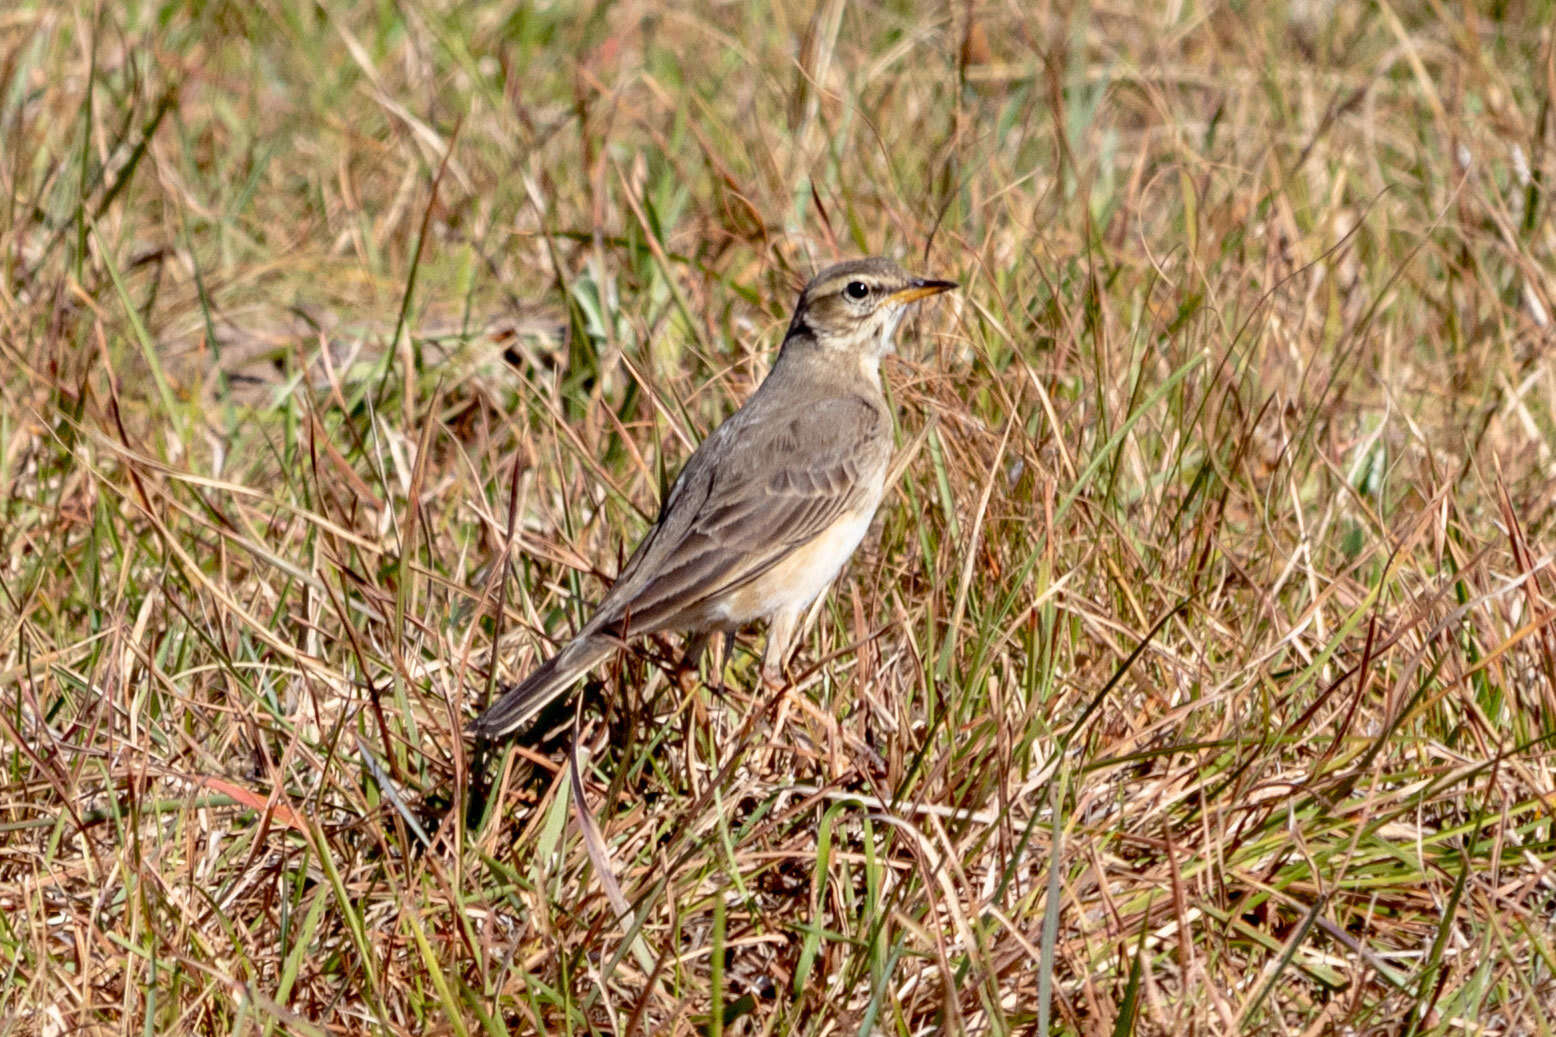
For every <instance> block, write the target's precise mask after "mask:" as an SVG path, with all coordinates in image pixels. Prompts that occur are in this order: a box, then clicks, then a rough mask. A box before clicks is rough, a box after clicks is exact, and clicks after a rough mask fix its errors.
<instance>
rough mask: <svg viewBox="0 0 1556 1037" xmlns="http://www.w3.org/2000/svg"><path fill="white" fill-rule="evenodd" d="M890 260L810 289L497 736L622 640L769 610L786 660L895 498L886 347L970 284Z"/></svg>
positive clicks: (488, 715) (495, 713)
mask: <svg viewBox="0 0 1556 1037" xmlns="http://www.w3.org/2000/svg"><path fill="white" fill-rule="evenodd" d="M955 287H956V283H955V282H954V281H932V280H927V279H925V278H922V277H914V276H912V275H911V274H908V273H907V272H906V271H904V270H903V269H902V268H901V267H899V266H897V264H896V263H893V262H891V261H890V260H887V259H860V260H855V261H853V262H848V263H839V264H838V265H836V266H832V267H828V268H827V269H826V270H823V271H822V272H821V273H820V274H818V275H816V277H815V278H814V279H813V280H812V281H811V282H810V284H808V285H806V286H805V290H804V291H803V292H801V293H800V298H799V302H798V303H797V304H796V305H795V308H794V319H793V320H791V321H790V322H789V330H788V333H787V334H786V335H785V336H784V340H783V347H782V349H781V350H780V351H779V353H778V359H777V360H776V361H775V362H774V364H773V369H772V371H771V373H769V374H768V376H767V378H766V379H765V380H764V381H763V382H762V384H761V386H760V387H758V388H757V390H756V392H755V393H753V394H752V396H751V398H750V399H748V400H747V401H746V403H745V406H743V407H741V408H740V409H739V410H738V411H736V412H735V413H734V414H732V415H731V416H730V417H729V418H728V419H726V420H725V421H724V423H723V424H722V425H720V426H719V427H718V428H716V429H714V430H713V434H712V435H710V436H708V438H707V439H705V440H703V442H702V445H701V446H699V447H698V448H697V449H696V451H695V452H694V453H693V454H692V456H691V459H690V460H689V461H687V462H686V467H685V468H683V469H681V474H680V475H678V476H677V477H676V479H675V482H674V484H672V485H671V487H670V494H669V496H667V497H666V498H665V501H664V505H663V506H662V507H661V508H660V511H659V518H658V519H657V520H656V521H655V522H654V525H653V528H652V529H650V530H649V531H648V535H647V536H645V537H644V538H643V542H642V543H640V544H639V545H638V546H637V550H635V551H633V552H632V557H631V558H629V559H628V560H627V564H626V566H625V567H623V568H622V570H621V574H620V575H619V576H618V577H617V578H616V582H615V583H614V584H613V585H612V586H611V589H610V591H609V592H608V593H607V594H606V595H605V597H604V599H603V600H602V601H601V602H600V604H599V606H598V607H597V608H596V609H595V612H594V615H593V616H592V617H591V618H590V619H589V621H588V622H587V623H585V624H584V626H583V628H582V629H581V630H579V631H578V634H577V635H576V636H575V637H574V638H573V639H572V640H571V641H570V642H568V644H567V646H566V647H565V648H563V649H562V650H561V651H560V652H558V653H557V654H556V655H555V656H553V657H552V658H551V659H549V660H547V661H546V662H545V663H544V664H542V665H541V666H540V668H539V669H537V670H535V672H533V673H531V674H530V675H529V676H528V677H526V678H525V679H524V680H523V681H521V682H519V683H518V684H517V685H515V686H513V687H512V688H510V689H509V690H508V691H507V692H506V693H504V694H503V696H502V697H501V698H500V699H498V700H497V702H496V703H495V704H494V705H493V706H492V707H491V708H490V709H488V710H487V711H486V712H485V713H482V714H481V715H480V716H479V717H478V718H476V720H475V722H474V724H473V725H472V726H471V732H472V734H474V735H475V736H476V737H477V738H479V739H482V740H485V741H489V742H490V741H496V740H498V739H501V738H505V737H507V736H509V735H511V734H513V733H514V732H515V731H517V730H519V729H520V728H522V727H523V726H524V725H525V724H527V723H528V722H529V721H530V720H531V719H533V718H534V716H535V715H536V714H537V713H539V712H540V711H541V710H542V709H544V708H545V707H546V706H547V705H548V704H549V703H550V702H551V701H552V700H554V699H555V698H557V697H558V696H559V695H561V694H563V693H564V692H566V691H567V690H568V689H569V688H571V687H572V686H573V684H574V682H575V681H577V680H578V679H579V678H581V677H582V676H583V675H584V674H585V673H587V672H588V671H589V670H590V669H592V668H593V667H595V666H596V665H598V664H599V663H600V662H602V661H603V660H604V659H606V658H607V657H608V656H609V655H610V654H611V653H612V652H614V651H615V650H616V649H617V648H618V647H620V646H621V645H622V643H623V642H625V641H627V640H629V639H631V638H634V637H638V636H640V635H643V634H651V633H654V632H656V631H661V630H678V631H685V632H688V633H690V634H691V635H692V637H691V640H690V641H689V642H688V647H687V657H688V659H689V660H690V662H691V664H692V665H694V666H695V665H696V662H697V660H698V658H699V657H700V656H701V653H702V650H703V649H704V647H705V646H706V645H707V642H708V638H709V637H710V636H711V635H714V634H718V635H721V636H722V637H723V638H724V639H725V644H726V648H727V644H728V641H727V639H728V638H729V637H730V636H732V635H733V633H734V631H735V630H737V629H738V628H740V627H743V626H745V625H746V624H748V623H751V622H754V621H755V620H759V619H766V620H769V621H770V625H769V627H768V633H767V647H766V650H765V652H764V653H763V657H762V676H763V679H764V680H766V681H768V682H769V683H772V684H778V683H780V682H781V680H782V671H783V664H784V662H785V660H786V659H787V657H788V654H789V651H790V649H791V647H792V646H793V644H794V639H795V636H796V635H797V634H798V633H799V625H800V620H801V618H802V617H804V616H805V614H806V611H807V610H808V609H809V607H810V605H811V603H812V602H814V601H815V600H816V599H817V598H818V597H819V596H820V595H821V593H822V592H823V591H824V590H826V589H827V586H828V585H829V584H830V583H831V582H832V581H833V580H834V579H836V578H837V575H838V573H839V572H841V571H842V568H843V565H844V564H845V563H846V562H847V561H848V559H849V557H850V556H851V555H852V554H853V553H854V549H855V548H857V547H858V546H859V541H860V540H861V539H863V538H864V534H865V530H866V529H868V528H869V525H870V520H871V519H872V518H873V517H874V516H875V510H876V508H877V507H878V506H879V505H880V503H881V495H882V493H883V492H884V490H885V481H886V470H887V465H888V462H889V461H890V459H891V447H892V435H891V412H890V411H889V409H888V408H887V405H886V398H885V396H884V395H883V394H882V393H881V375H880V363H881V357H883V356H885V355H886V354H888V353H890V352H892V351H893V349H894V348H895V347H894V344H893V342H892V337H893V335H894V334H895V333H896V330H897V326H898V325H899V324H901V323H902V318H903V316H904V315H905V314H906V312H907V309H908V307H909V306H910V305H911V304H912V303H914V302H916V301H918V300H919V299H923V298H925V297H926V296H930V295H935V294H937V293H939V292H944V291H947V290H948V289H951V288H955Z"/></svg>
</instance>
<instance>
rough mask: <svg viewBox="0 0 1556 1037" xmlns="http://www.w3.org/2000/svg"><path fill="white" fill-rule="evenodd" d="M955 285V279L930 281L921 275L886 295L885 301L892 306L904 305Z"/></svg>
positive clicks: (945, 290)
mask: <svg viewBox="0 0 1556 1037" xmlns="http://www.w3.org/2000/svg"><path fill="white" fill-rule="evenodd" d="M955 287H957V283H956V282H955V281H931V280H928V279H927V278H923V277H915V278H914V279H913V280H912V281H910V282H909V283H908V286H907V287H906V288H899V289H897V290H896V291H895V292H892V293H891V294H890V295H888V296H887V297H886V298H885V300H883V301H885V302H888V303H890V304H891V305H893V306H906V305H907V304H908V303H910V302H917V301H918V300H920V299H924V298H928V297H929V296H931V295H939V294H940V293H941V292H949V291H950V290H951V289H953V288H955Z"/></svg>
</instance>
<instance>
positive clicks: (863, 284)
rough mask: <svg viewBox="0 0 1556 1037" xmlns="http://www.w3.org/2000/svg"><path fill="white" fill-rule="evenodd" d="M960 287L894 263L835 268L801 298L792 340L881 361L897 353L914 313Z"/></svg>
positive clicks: (864, 261) (874, 260)
mask: <svg viewBox="0 0 1556 1037" xmlns="http://www.w3.org/2000/svg"><path fill="white" fill-rule="evenodd" d="M955 287H956V282H955V281H933V280H930V279H928V278H924V277H915V276H914V275H912V274H910V273H908V272H907V271H906V270H904V269H902V267H900V266H898V265H897V264H896V263H893V262H892V261H891V260H889V259H881V258H879V257H876V258H871V259H855V260H850V261H849V262H846V263H838V264H837V265H835V266H829V267H827V268H826V269H825V270H823V271H822V272H821V273H819V274H817V275H816V276H815V277H813V278H811V281H810V284H808V285H806V286H805V290H804V291H803V292H801V293H800V301H799V304H798V305H796V306H795V308H794V320H793V321H792V322H790V324H789V334H788V338H790V339H793V338H795V337H796V336H802V337H805V338H809V339H812V340H814V342H815V343H816V345H818V346H820V347H821V348H823V349H827V350H838V351H841V352H845V353H850V354H858V355H860V356H862V357H864V358H868V359H871V360H878V359H880V358H881V357H883V356H885V355H886V354H887V353H890V352H892V351H893V349H894V348H895V345H894V344H893V342H892V335H893V334H894V333H895V332H896V330H897V325H899V324H901V323H902V318H903V317H904V316H905V315H906V314H907V311H908V307H909V306H910V305H912V304H913V303H915V302H917V301H918V300H920V299H923V298H925V297H927V296H930V295H938V294H939V293H941V292H944V291H949V290H950V289H952V288H955Z"/></svg>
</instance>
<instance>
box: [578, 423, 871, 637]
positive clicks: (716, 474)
mask: <svg viewBox="0 0 1556 1037" xmlns="http://www.w3.org/2000/svg"><path fill="white" fill-rule="evenodd" d="M742 417H743V415H738V414H737V415H736V416H735V417H734V418H732V419H731V420H730V422H727V423H726V424H725V425H723V426H721V427H720V428H718V429H717V430H715V431H714V433H713V435H711V436H709V437H708V439H707V440H706V441H705V442H704V443H703V445H702V446H701V447H699V448H698V449H697V451H696V453H694V454H693V455H692V458H691V460H689V461H688V462H687V463H686V468H685V469H684V470H683V471H682V472H681V474H680V476H679V477H678V478H677V479H676V481H675V485H674V486H673V487H672V488H671V491H670V494H669V496H668V497H667V498H666V499H665V506H664V509H663V510H662V511H661V513H660V516H659V520H658V521H657V522H656V523H655V524H654V528H653V529H651V530H650V531H649V534H648V536H647V537H646V538H645V540H644V542H643V543H642V544H640V545H639V547H638V549H637V550H636V551H635V552H633V555H632V558H631V559H630V560H629V561H628V563H627V565H626V567H625V568H623V570H622V573H621V576H620V577H619V578H618V579H617V581H616V584H615V585H614V586H613V587H612V588H611V591H610V593H609V594H607V595H606V597H605V600H604V601H602V602H600V608H599V610H598V612H597V613H596V615H595V618H594V619H593V620H591V622H590V623H589V624H588V626H589V627H590V628H593V630H595V631H602V632H603V631H609V632H613V633H615V634H616V636H620V637H626V636H630V635H631V634H632V633H646V632H648V631H652V630H659V629H665V628H667V627H674V626H676V625H677V619H678V617H681V616H683V615H688V614H690V615H695V614H696V613H697V612H698V611H699V609H700V607H701V606H702V605H704V604H705V603H707V602H709V601H711V600H715V599H717V598H718V597H719V596H720V595H722V594H725V593H727V592H729V591H731V590H733V589H735V588H737V587H739V586H741V585H742V584H745V583H746V582H748V581H750V580H753V579H755V578H756V577H758V576H760V575H761V574H762V573H764V572H766V571H767V570H768V569H770V568H771V567H772V566H773V565H775V564H777V563H778V562H779V561H781V560H782V559H783V558H784V557H785V556H786V555H788V554H789V552H790V551H792V550H794V549H795V548H796V547H799V546H800V545H802V544H805V543H807V542H808V541H810V540H811V539H812V538H813V537H815V536H816V535H818V534H820V533H822V532H824V531H825V530H826V529H828V528H829V527H830V526H831V525H832V524H833V523H834V522H836V521H837V520H838V519H839V518H841V517H842V516H843V515H845V514H847V513H848V512H850V511H852V510H854V509H855V508H857V507H858V506H860V505H861V504H862V503H863V502H864V501H865V500H866V499H867V497H868V495H869V494H870V493H872V492H874V489H875V487H874V485H873V484H874V482H875V480H876V478H877V477H878V476H879V474H880V473H881V471H882V470H883V469H884V467H885V464H886V461H887V459H888V457H889V455H890V453H891V440H890V436H889V429H888V427H887V422H888V419H887V417H886V415H885V413H884V412H883V411H882V410H881V409H879V408H878V407H877V406H876V405H874V404H872V403H871V402H870V401H869V400H867V399H865V398H864V397H862V396H838V397H833V398H831V399H826V400H822V401H820V402H818V403H816V404H815V405H812V406H807V407H805V409H804V410H803V411H802V412H799V413H795V412H789V413H787V414H781V415H780V414H773V413H771V412H769V413H768V414H765V415H755V414H754V415H750V416H749V417H750V419H751V420H747V421H741V420H740V419H741V418H742Z"/></svg>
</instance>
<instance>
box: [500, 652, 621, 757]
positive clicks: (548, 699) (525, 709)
mask: <svg viewBox="0 0 1556 1037" xmlns="http://www.w3.org/2000/svg"><path fill="white" fill-rule="evenodd" d="M616 644H617V642H616V640H615V639H614V638H609V637H585V638H580V639H579V640H577V641H574V642H573V643H572V644H570V645H568V646H567V647H566V648H564V649H562V650H561V651H560V652H558V653H557V654H556V655H554V656H552V657H551V658H550V659H548V660H546V662H545V663H543V664H542V665H541V667H540V668H539V669H538V670H536V671H535V672H534V673H531V674H530V675H529V676H528V677H525V678H524V679H523V680H522V681H520V682H519V683H517V684H515V685H514V686H513V687H511V688H509V689H508V690H507V691H505V692H503V695H502V698H500V699H498V700H497V701H496V702H494V703H493V704H492V706H491V708H489V709H488V710H487V711H486V712H485V713H482V714H481V715H480V716H478V717H476V718H475V721H474V722H473V723H472V724H471V725H470V733H471V734H472V735H473V736H475V738H476V739H477V740H478V741H482V742H497V741H501V740H502V739H504V738H507V737H508V736H509V735H511V734H513V733H514V732H515V731H517V730H519V729H520V728H521V727H523V726H524V725H525V724H528V723H529V722H530V721H531V720H533V719H535V715H536V714H537V713H539V712H540V711H541V710H543V709H545V708H546V707H547V706H549V705H550V704H551V703H552V702H553V701H554V700H555V699H556V698H557V697H558V696H559V695H561V694H562V693H564V692H565V691H567V690H568V689H569V688H571V687H572V686H573V683H574V682H575V681H577V680H578V678H580V677H582V676H583V675H584V674H585V673H588V672H589V671H590V670H591V669H593V668H594V666H595V665H596V664H597V663H599V662H600V661H601V660H603V659H604V658H605V657H606V656H608V655H610V653H611V652H612V651H613V650H614V649H615V647H616Z"/></svg>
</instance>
